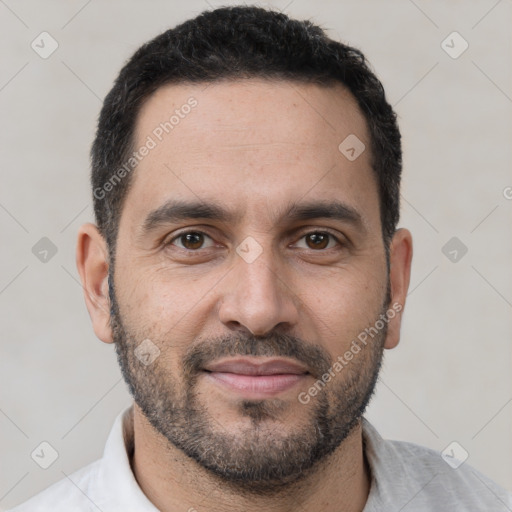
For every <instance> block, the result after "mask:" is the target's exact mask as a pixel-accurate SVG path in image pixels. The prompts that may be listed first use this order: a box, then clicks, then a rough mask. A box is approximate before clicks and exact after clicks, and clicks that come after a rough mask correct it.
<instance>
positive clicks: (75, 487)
mask: <svg viewBox="0 0 512 512" xmlns="http://www.w3.org/2000/svg"><path fill="white" fill-rule="evenodd" d="M99 465H100V460H97V461H95V462H92V463H91V464H89V465H87V466H85V467H83V468H81V469H79V470H78V471H75V472H74V473H72V474H70V475H68V476H66V477H64V478H63V479H62V480H59V481H58V482H56V483H54V484H53V485H51V486H50V487H48V488H47V489H44V490H43V491H41V492H40V493H38V494H36V495H35V496H33V497H32V498H30V499H29V500H27V501H25V502H24V503H22V504H20V505H18V506H16V507H14V508H13V509H10V510H8V511H7V512H50V511H51V512H69V511H70V510H77V511H89V510H91V511H92V510H95V511H97V510H98V509H97V507H96V506H95V504H94V503H93V502H92V501H91V499H90V498H89V497H88V496H90V495H91V491H92V489H91V482H93V481H94V479H95V477H96V474H97V472H98V470H99Z"/></svg>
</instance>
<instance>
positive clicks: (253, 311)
mask: <svg viewBox="0 0 512 512" xmlns="http://www.w3.org/2000/svg"><path fill="white" fill-rule="evenodd" d="M287 276H288V274H287V273H286V272H285V269H284V266H283V265H279V264H278V262H277V259H276V258H275V257H274V255H273V254H272V251H271V249H270V248H265V249H264V250H263V251H262V253H261V254H260V255H259V256H258V257H257V258H256V259H255V260H254V261H250V260H246V259H244V258H243V257H240V256H239V255H238V254H237V255H236V256H235V262H234V268H233V269H232V270H231V272H229V274H228V276H226V279H224V280H223V281H224V289H223V292H222V293H223V295H222V297H221V300H220V302H221V304H220V307H219V317H220V320H221V322H222V323H223V324H224V325H226V326H227V327H228V328H230V329H232V330H241V329H242V330H243V329H245V330H247V331H249V332H250V333H251V334H252V335H253V336H265V335H267V334H269V333H271V332H272V331H273V330H277V329H280V330H284V331H286V330H289V329H291V328H292V327H294V326H295V325H296V324H297V321H298V318H299V304H300V302H299V297H298V296H297V295H296V294H295V293H294V290H293V289H292V283H290V282H289V281H290V279H289V278H287Z"/></svg>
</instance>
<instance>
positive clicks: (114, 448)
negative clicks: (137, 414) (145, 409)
mask: <svg viewBox="0 0 512 512" xmlns="http://www.w3.org/2000/svg"><path fill="white" fill-rule="evenodd" d="M133 439H134V432H133V405H131V406H130V407H128V408H127V409H125V410H124V411H122V412H121V413H120V414H119V415H118V416H117V418H116V420H115V422H114V425H113V427H112V430H111V432H110V434H109V436H108V439H107V443H106V445H105V450H104V452H103V458H102V460H101V465H100V468H99V471H98V474H97V482H96V486H97V489H98V501H100V503H98V502H97V501H96V500H95V502H96V504H97V505H98V507H99V508H100V509H101V510H102V511H104V512H107V511H108V512H118V511H119V512H121V511H122V512H128V511H132V510H133V511H137V512H158V509H157V508H156V507H155V506H154V505H153V504H152V503H151V502H150V501H149V499H148V498H147V496H146V495H145V494H144V493H143V492H142V489H141V488H140V487H139V484H138V482H137V480H136V479H135V475H134V474H133V471H132V467H131V459H132V456H133V449H134V442H133Z"/></svg>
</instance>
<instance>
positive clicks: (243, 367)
mask: <svg viewBox="0 0 512 512" xmlns="http://www.w3.org/2000/svg"><path fill="white" fill-rule="evenodd" d="M204 369H205V370H207V371H209V372H222V373H236V374H239V375H277V374H294V375H300V374H305V373H308V371H307V369H306V367H305V366H303V365H301V364H299V363H296V362H294V361H291V360H290V359H283V358H275V357H273V358H261V357H258V358H256V357H251V358H248V357H237V358H229V359H222V360H220V361H217V362H214V363H211V364H208V365H206V366H205V368H204Z"/></svg>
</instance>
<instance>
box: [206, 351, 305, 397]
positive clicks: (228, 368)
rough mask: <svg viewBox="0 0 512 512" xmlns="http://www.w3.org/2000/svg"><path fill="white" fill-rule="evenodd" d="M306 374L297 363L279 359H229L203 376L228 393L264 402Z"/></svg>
mask: <svg viewBox="0 0 512 512" xmlns="http://www.w3.org/2000/svg"><path fill="white" fill-rule="evenodd" d="M308 375H309V373H308V371H307V369H306V368H305V367H304V366H303V365H301V364H299V363H296V362H293V361H291V360H289V359H282V358H254V357H253V358H245V357H244V358H229V359H224V360H221V361H216V362H214V363H211V364H208V365H206V366H205V368H204V376H205V377H206V378H208V379H209V380H210V381H211V382H213V383H214V384H217V385H218V386H219V387H221V388H223V389H224V390H226V391H229V392H230V393H233V392H235V393H237V394H240V395H242V396H243V397H244V398H252V399H263V398H268V397H272V396H275V395H277V394H279V393H282V392H284V391H286V390H289V389H291V388H293V387H295V386H296V385H297V384H298V383H300V382H302V381H303V380H304V379H305V378H306V377H307V376H308Z"/></svg>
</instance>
